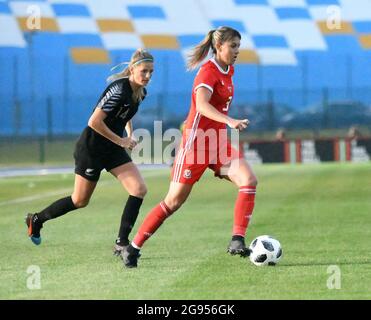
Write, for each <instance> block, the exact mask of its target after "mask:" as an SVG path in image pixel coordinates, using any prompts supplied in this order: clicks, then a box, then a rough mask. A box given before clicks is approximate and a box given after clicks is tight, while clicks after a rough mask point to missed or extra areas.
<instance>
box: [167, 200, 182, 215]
mask: <svg viewBox="0 0 371 320" xmlns="http://www.w3.org/2000/svg"><path fill="white" fill-rule="evenodd" d="M183 202H184V201H182V200H181V199H179V198H174V199H170V200H167V201H166V205H167V206H168V208H169V209H170V210H171V212H174V211H177V210H178V209H179V208H180V207H181V206H182V204H183Z"/></svg>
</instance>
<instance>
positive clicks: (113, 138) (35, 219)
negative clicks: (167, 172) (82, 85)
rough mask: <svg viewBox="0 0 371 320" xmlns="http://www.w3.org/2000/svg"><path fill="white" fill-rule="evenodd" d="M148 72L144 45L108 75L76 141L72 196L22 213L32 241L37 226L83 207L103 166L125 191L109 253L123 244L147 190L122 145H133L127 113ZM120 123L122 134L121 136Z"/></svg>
mask: <svg viewBox="0 0 371 320" xmlns="http://www.w3.org/2000/svg"><path fill="white" fill-rule="evenodd" d="M119 66H120V65H119ZM152 72H153V56H152V55H151V54H150V53H149V52H148V51H146V50H143V49H138V50H137V51H136V52H134V54H133V55H132V57H131V60H130V62H129V64H128V66H127V67H126V68H125V69H124V70H123V71H121V72H119V73H116V74H114V75H112V76H111V77H109V78H108V81H110V82H111V83H110V84H109V86H108V87H107V88H106V90H105V91H104V92H103V94H102V95H101V97H100V98H99V101H98V103H97V105H96V106H95V108H94V111H93V113H92V115H91V117H90V119H89V122H88V126H87V127H86V128H85V129H84V131H83V132H82V134H81V136H80V138H79V140H78V141H77V143H76V147H75V152H74V158H75V187H74V191H73V193H72V195H71V196H68V197H65V198H62V199H59V200H57V201H56V202H54V203H52V204H51V205H50V206H48V207H47V208H45V209H44V210H42V211H40V212H37V213H28V214H27V216H26V219H25V221H26V224H27V226H28V235H29V237H30V239H31V241H32V242H33V243H34V244H36V245H39V244H40V243H41V236H40V229H41V228H42V227H43V224H44V223H45V222H46V221H48V220H50V219H54V218H57V217H60V216H62V215H64V214H66V213H67V212H69V211H72V210H75V209H78V208H83V207H86V206H87V204H88V203H89V200H90V197H91V195H92V194H93V191H94V189H95V186H96V185H97V182H98V180H99V176H100V172H101V171H102V170H103V169H106V170H107V171H108V172H110V173H111V174H112V175H113V176H115V177H116V178H117V179H118V180H119V181H120V182H121V184H122V186H123V187H124V188H125V189H126V190H127V191H128V193H129V198H128V200H127V202H126V205H125V208H124V211H123V214H122V217H121V225H120V229H119V234H118V238H117V240H116V242H115V246H114V253H115V254H116V255H120V252H121V251H122V250H123V249H124V248H125V246H127V245H128V244H129V239H128V237H129V233H130V231H131V229H132V228H133V226H134V224H135V221H136V219H137V216H138V213H139V209H140V206H141V205H142V202H143V198H144V196H145V194H146V192H147V189H146V185H145V183H144V180H143V178H142V176H141V175H140V173H139V171H138V169H137V167H136V166H135V164H134V163H133V162H132V160H131V158H130V156H129V155H128V154H127V152H126V151H125V148H127V149H130V150H132V149H133V148H134V147H135V145H136V141H135V140H134V139H133V138H132V131H133V128H132V124H131V118H132V117H133V116H134V115H135V113H136V112H137V111H138V106H139V104H140V103H141V102H142V101H143V99H144V98H145V96H146V89H145V86H146V85H147V84H148V82H149V80H150V79H151V76H152ZM124 128H125V130H126V133H127V137H123V134H124Z"/></svg>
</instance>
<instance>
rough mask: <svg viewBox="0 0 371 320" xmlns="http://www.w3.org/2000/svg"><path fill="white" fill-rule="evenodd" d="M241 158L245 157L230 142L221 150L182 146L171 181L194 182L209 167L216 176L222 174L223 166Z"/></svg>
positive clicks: (176, 158) (172, 171)
mask: <svg viewBox="0 0 371 320" xmlns="http://www.w3.org/2000/svg"><path fill="white" fill-rule="evenodd" d="M241 158H243V155H242V153H241V152H240V151H238V150H236V149H235V148H233V147H232V145H231V144H230V142H228V143H227V145H226V147H225V148H220V149H219V150H192V149H186V148H180V149H179V151H178V153H177V156H176V157H175V161H174V164H173V168H172V170H171V181H173V182H180V183H185V184H194V183H195V182H197V181H198V180H199V179H200V178H201V176H202V174H203V173H204V172H205V170H206V169H207V168H210V169H211V170H213V171H214V172H215V175H216V176H220V169H221V168H222V167H223V166H226V165H228V164H229V163H231V161H232V160H236V159H241Z"/></svg>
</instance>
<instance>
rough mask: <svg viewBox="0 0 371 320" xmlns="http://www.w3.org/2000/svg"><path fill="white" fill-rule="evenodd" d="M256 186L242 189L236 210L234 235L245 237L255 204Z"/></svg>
mask: <svg viewBox="0 0 371 320" xmlns="http://www.w3.org/2000/svg"><path fill="white" fill-rule="evenodd" d="M255 193H256V187H255V186H244V187H240V190H239V192H238V197H237V200H236V205H235V208H234V223H233V235H239V236H242V237H245V234H246V229H247V226H248V225H249V222H250V218H251V215H252V212H253V210H254V204H255Z"/></svg>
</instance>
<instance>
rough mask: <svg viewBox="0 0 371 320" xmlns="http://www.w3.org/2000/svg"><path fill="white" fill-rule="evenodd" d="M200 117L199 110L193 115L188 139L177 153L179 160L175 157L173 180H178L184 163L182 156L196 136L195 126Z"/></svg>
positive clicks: (183, 156) (196, 126)
mask: <svg viewBox="0 0 371 320" xmlns="http://www.w3.org/2000/svg"><path fill="white" fill-rule="evenodd" d="M200 119H201V114H200V113H199V112H197V113H196V116H195V119H194V120H193V124H192V129H191V130H192V131H191V134H190V135H189V136H188V139H187V142H186V144H185V146H184V148H183V149H182V150H181V152H180V153H179V157H178V159H179V160H178V159H177V164H176V166H177V167H176V169H175V172H174V181H175V182H179V180H180V174H181V172H182V167H183V165H184V163H183V162H184V158H185V156H186V154H187V151H188V150H189V149H191V146H192V142H193V141H194V139H195V137H196V133H197V128H198V125H199V123H200Z"/></svg>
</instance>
